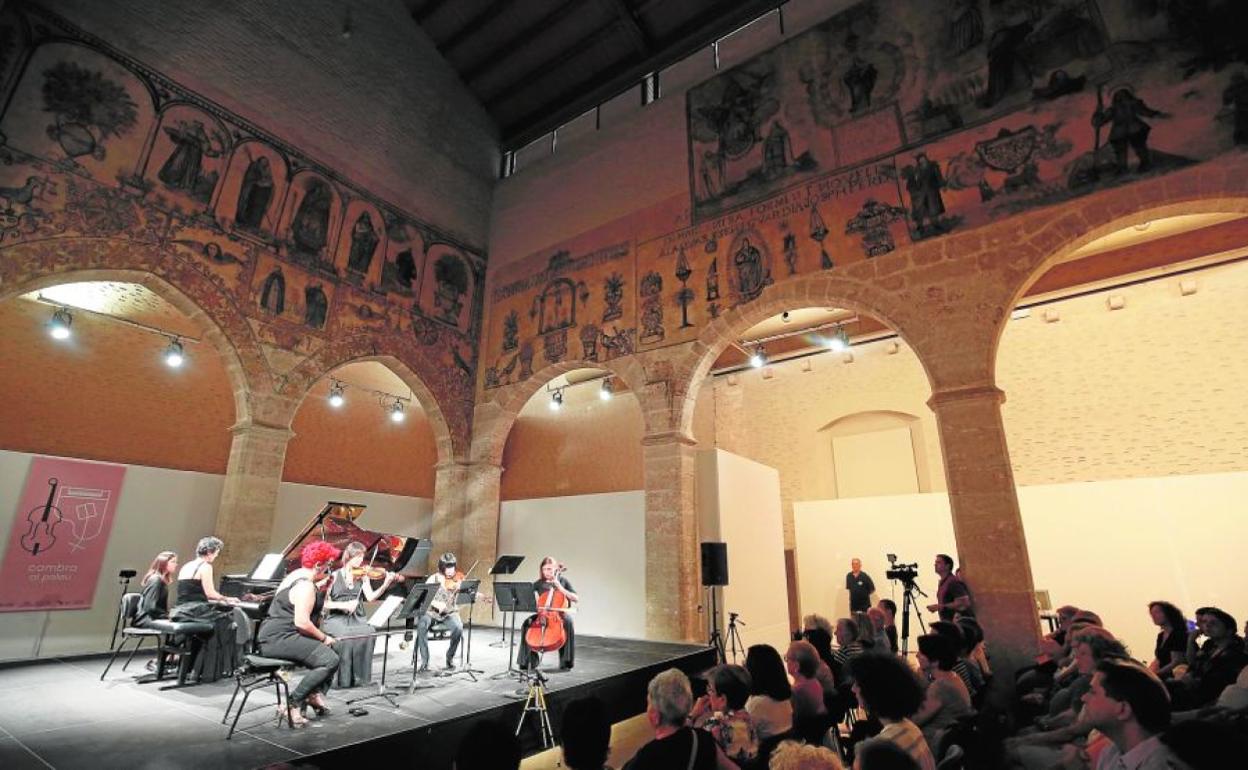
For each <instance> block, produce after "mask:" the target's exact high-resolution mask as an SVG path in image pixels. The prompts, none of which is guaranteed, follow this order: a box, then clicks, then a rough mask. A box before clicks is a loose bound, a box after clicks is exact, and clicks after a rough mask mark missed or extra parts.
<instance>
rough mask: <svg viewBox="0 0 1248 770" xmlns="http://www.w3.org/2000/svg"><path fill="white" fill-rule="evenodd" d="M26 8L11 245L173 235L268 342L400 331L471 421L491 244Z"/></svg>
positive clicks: (14, 129) (15, 102)
mask: <svg viewBox="0 0 1248 770" xmlns="http://www.w3.org/2000/svg"><path fill="white" fill-rule="evenodd" d="M22 12H23V13H25V14H27V15H28V16H29V17H30V20H32V21H34V22H35V23H29V24H28V23H27V20H26V19H24V18H19V17H17V16H16V15H15V14H14V13H13V12H12V11H10V10H7V9H6V11H5V15H3V16H0V104H7V107H6V108H5V112H4V113H3V115H0V248H3V247H5V246H10V245H13V244H15V243H19V242H22V241H27V240H34V239H40V238H56V237H66V236H94V237H119V238H128V239H134V240H139V241H144V242H149V243H159V244H164V245H167V246H168V247H169V248H170V249H171V250H172V251H173V252H174V253H176V254H177V255H178V256H179V257H180V258H182V259H184V260H187V261H188V262H189V263H190V264H191V265H192V267H193V269H195V270H196V271H198V272H201V273H203V274H205V275H208V276H210V277H211V278H212V279H213V280H214V281H215V282H216V283H217V285H218V286H220V287H221V289H222V291H223V292H224V293H226V294H228V295H231V296H233V297H234V298H235V299H236V300H237V302H238V304H239V305H240V306H241V307H242V308H243V310H244V312H245V313H246V314H247V315H248V317H249V320H250V322H251V324H252V326H253V328H254V330H255V332H256V334H257V336H258V337H259V338H260V339H261V340H262V341H264V342H266V343H269V344H272V345H276V346H279V347H281V348H284V349H287V350H291V351H295V352H298V353H300V354H304V355H310V354H313V353H315V352H316V351H317V350H319V349H321V348H322V347H324V346H325V345H327V344H328V343H329V342H330V341H331V340H338V339H342V338H343V337H351V336H353V335H358V334H361V333H365V332H369V331H381V332H386V333H393V334H395V335H398V336H399V338H400V339H401V340H402V341H404V342H406V343H407V344H410V345H412V346H414V348H413V349H415V350H417V351H419V355H420V356H421V357H422V358H423V359H425V362H426V363H427V364H428V365H427V366H425V367H423V368H418V374H419V375H420V376H421V377H422V379H423V380H424V381H425V382H426V384H427V385H429V387H430V388H431V389H432V390H433V391H434V392H435V394H437V395H438V397H439V399H441V400H443V403H447V404H449V403H456V404H457V406H456V408H457V409H459V408H461V407H462V409H463V410H464V412H465V413H464V414H463V415H458V416H456V417H453V418H452V419H455V420H456V421H458V422H460V423H462V426H461V428H462V429H463V430H466V423H467V419H468V415H467V410H468V409H470V403H471V399H472V386H473V381H474V378H475V374H476V373H475V366H476V361H477V338H478V335H479V333H480V329H479V325H480V318H481V311H482V307H481V303H482V297H481V289H480V287H481V286H482V285H483V276H484V269H485V263H484V259H483V256H482V255H481V254H478V253H474V252H473V251H471V250H470V249H468V248H466V247H465V246H464V245H463V244H460V243H457V242H456V241H455V239H453V238H451V237H449V236H447V235H445V234H442V233H439V232H438V231H437V229H436V228H434V227H432V226H431V225H429V224H428V223H424V222H421V221H420V220H418V219H416V218H415V217H413V216H411V215H410V214H408V213H406V212H404V211H402V210H401V209H398V208H397V207H395V206H392V205H390V204H388V203H387V202H385V201H382V200H379V199H377V198H376V197H374V196H372V195H371V194H369V193H368V192H367V191H366V190H363V189H360V188H358V187H356V186H354V185H353V184H352V183H350V182H349V181H347V180H345V179H344V178H343V177H342V176H341V175H339V174H336V173H335V172H334V171H333V170H331V169H327V168H324V167H321V166H318V165H317V164H316V163H314V162H313V161H311V160H310V159H308V158H305V157H303V156H302V155H301V154H300V153H299V152H298V150H296V149H295V148H292V147H289V146H287V145H285V144H284V143H283V142H282V141H281V140H279V139H278V138H276V137H273V136H270V135H267V134H265V133H264V132H263V131H262V130H260V129H259V128H257V127H255V126H253V125H250V124H248V123H246V122H245V121H244V120H242V119H241V118H238V117H236V116H233V115H230V114H229V113H227V112H226V111H224V110H223V109H221V108H220V107H218V106H216V105H214V104H212V103H210V102H208V101H206V100H205V99H203V98H202V97H200V96H198V95H196V94H194V93H192V92H189V91H187V90H186V89H184V88H182V87H181V86H179V85H178V84H176V83H173V82H172V81H169V80H168V79H166V78H164V77H163V76H161V75H159V74H157V73H153V72H151V71H150V70H148V69H147V68H144V67H142V66H141V65H139V64H137V63H135V62H132V61H130V60H128V59H127V58H126V57H125V56H124V55H122V54H120V53H118V52H116V51H113V50H111V49H107V48H105V47H104V46H102V45H100V44H98V43H96V42H95V41H87V40H86V39H85V38H83V36H82V35H80V33H78V32H77V30H74V29H73V28H72V27H70V26H69V25H67V24H65V23H64V22H63V21H61V20H60V19H58V18H57V17H55V16H54V15H52V14H49V13H47V12H44V11H41V10H39V9H37V8H33V7H32V8H26V9H24V10H23V11H22ZM28 28H29V29H34V30H37V31H38V32H37V36H36V37H35V38H34V39H33V40H30V41H29V44H28V45H27V44H26V41H27V39H28V38H27V34H26V30H27V29H28Z"/></svg>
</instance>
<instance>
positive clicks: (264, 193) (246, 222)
mask: <svg viewBox="0 0 1248 770" xmlns="http://www.w3.org/2000/svg"><path fill="white" fill-rule="evenodd" d="M272 199H273V170H272V169H271V168H270V167H269V159H268V158H266V157H264V156H261V157H259V158H256V159H255V160H253V161H252V162H251V164H250V165H249V166H247V171H246V173H244V174H243V184H242V187H241V188H240V189H239V192H238V206H237V208H236V209H235V210H234V224H235V225H237V226H238V227H247V228H251V229H259V228H260V227H261V226H262V224H263V222H264V215H265V213H266V212H268V210H269V201H271V200H272Z"/></svg>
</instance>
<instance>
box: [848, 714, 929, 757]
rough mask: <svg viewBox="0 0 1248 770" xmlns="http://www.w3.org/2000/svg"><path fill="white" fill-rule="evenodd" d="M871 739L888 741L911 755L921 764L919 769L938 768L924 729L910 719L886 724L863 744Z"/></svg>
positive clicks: (864, 743)
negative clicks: (878, 732) (924, 734)
mask: <svg viewBox="0 0 1248 770" xmlns="http://www.w3.org/2000/svg"><path fill="white" fill-rule="evenodd" d="M871 741H888V742H889V743H892V744H894V745H895V746H897V748H899V749H901V750H902V751H904V752H906V753H907V754H909V755H910V758H911V759H913V760H914V761H915V762H916V763H917V764H918V766H919V770H936V759H935V758H934V757H933V756H932V750H931V749H929V748H928V747H927V740H926V739H925V738H924V737H923V731H922V730H920V729H919V728H918V726H917V725H915V724H914V722H911V721H910V720H909V719H903V720H901V721H900V722H893V723H891V724H887V725H884V729H883V730H881V731H880V734H879V735H877V736H875V737H874V738H869V739H867V740H866V741H863V745H864V746H865V745H866V744H868V743H870V742H871Z"/></svg>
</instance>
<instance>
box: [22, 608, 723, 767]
mask: <svg viewBox="0 0 1248 770" xmlns="http://www.w3.org/2000/svg"><path fill="white" fill-rule="evenodd" d="M497 640H498V635H497V631H496V630H493V629H491V630H490V631H489V632H488V633H487V632H484V631H482V632H480V633H477V634H476V639H474V644H473V652H472V662H473V665H474V666H475V667H476V668H480V669H484V670H485V672H486V675H485V676H483V677H479V681H477V682H475V683H474V682H472V681H470V680H469V679H468V678H467V676H466V675H464V674H457V675H454V676H450V677H443V676H427V677H422V678H420V679H419V680H418V681H419V683H420V684H421V685H423V686H426V687H425V689H418V690H416V692H415V693H413V694H412V695H407V694H406V689H407V688H406V685H407V684H408V683H409V682H410V681H411V679H412V675H411V666H410V657H409V656H410V651H409V652H401V651H399V650H398V649H397V644H395V643H393V642H392V644H391V652H390V658H389V664H390V665H389V676H388V679H387V684H389V685H390V686H392V687H394V688H395V689H401V690H402V691H403V694H402V695H401V696H399V697H398V699H397V701H398V707H397V708H395V707H392V706H391V705H390V704H389V703H387V702H386V701H384V700H381V699H374V700H371V701H369V702H367V703H364V704H360V705H363V706H364V707H365V708H367V709H368V712H369V713H368V714H366V715H364V716H360V717H353V716H350V715H348V714H347V706H346V704H345V701H346V700H347V699H350V698H357V697H360V696H363V695H368V694H369V693H370V692H372V691H373V689H375V688H371V689H370V688H359V689H355V690H338V689H335V690H332V691H331V692H330V700H331V703H332V705H333V707H334V713H333V714H331V715H329V716H327V717H324V718H322V719H315V720H312V723H311V724H310V725H308V727H306V728H303V729H296V730H291V729H289V728H288V727H286V726H285V725H283V726H282V727H278V726H277V724H276V721H277V720H276V710H275V708H274V706H273V704H274V702H275V701H274V696H273V691H272V689H267V690H257V691H256V692H255V694H253V695H252V697H251V700H250V701H249V702H248V704H247V709H248V713H246V714H244V715H243V717H242V719H241V720H240V721H239V730H238V732H236V733H235V734H234V737H233V739H232V740H230V741H226V740H225V735H226V727H225V726H224V725H222V724H221V718H222V715H223V714H224V712H225V707H226V703H227V702H228V701H229V699H230V695H231V694H232V693H233V687H234V682H233V680H222V681H219V682H215V683H211V684H203V685H195V686H191V687H187V688H185V689H171V690H161V689H159V688H160V687H161V686H162V685H163V684H168V683H167V682H162V683H150V684H139V683H137V682H136V681H135V679H136V677H138V676H139V675H141V674H143V673H145V672H144V663H145V662H146V658H143V657H142V653H140V657H136V658H135V661H134V663H132V664H131V665H130V668H129V670H128V671H126V672H122V671H121V668H120V667H121V661H118V663H117V664H115V665H114V666H113V669H112V670H111V671H110V672H109V674H108V678H107V679H106V680H105V681H103V682H101V681H99V676H100V672H101V671H103V669H104V664H105V662H106V660H103V659H98V658H95V659H73V660H49V661H43V662H38V663H32V664H28V665H19V666H8V667H4V668H0V767H2V768H6V770H25V768H49V767H51V768H56V769H57V770H60V769H61V768H79V767H82V768H126V769H127V770H138V769H139V768H254V767H265V766H268V765H275V766H278V767H301V768H303V767H344V766H351V765H353V764H354V763H356V762H359V761H361V760H365V761H371V760H376V761H379V762H383V761H384V762H387V763H392V764H393V766H395V767H419V768H422V769H424V768H428V769H429V770H441V769H442V768H449V767H450V764H451V759H452V757H453V754H454V750H455V747H456V746H458V744H459V739H460V737H461V736H462V735H463V734H464V733H465V732H466V731H467V730H468V728H469V727H470V726H471V724H472V723H473V722H474V721H475V720H479V719H499V720H502V721H504V722H505V723H506V724H508V725H515V724H517V723H518V721H519V719H520V713H521V707H522V704H523V695H518V694H516V691H517V689H518V688H522V687H523V683H522V682H519V681H517V680H515V679H512V678H508V677H505V676H504V677H502V678H491V675H495V674H498V673H499V672H505V671H506V669H507V648H505V647H502V648H499V647H490V646H489V644H488V642H491V641H497ZM381 646H382V645H381V644H380V643H379V644H378V650H379V651H380V649H381ZM431 647H432V651H433V659H434V661H439V660H440V659H441V655H442V654H443V653H444V651H445V649H446V647H445V642H437V641H435V642H432V643H431ZM381 662H382V661H381V657H380V654H379V655H378V658H377V659H376V660H375V662H374V663H375V665H374V675H375V678H379V677H380V672H381ZM544 663H545V664H546V665H545V666H544V667H543V668H544V669H545V670H546V671H547V673H548V675H549V682H548V684H547V693H548V698H547V701H548V704H549V710H550V716H551V721H552V722H553V723H554V727H555V732H556V735H557V734H558V731H559V723H560V716H561V714H562V710H563V706H564V704H565V703H567V702H568V701H569V700H572V699H574V698H578V697H584V696H586V695H596V696H598V697H600V698H601V699H602V700H603V701H604V702H605V703H606V704H607V707H608V709H610V710H611V712H612V719H613V721H618V720H620V719H624V718H627V717H629V716H633V715H635V714H638V713H640V712H641V711H643V710H644V709H645V702H646V695H645V690H646V682H647V681H649V679H650V677H652V676H653V675H654V674H656V673H658V672H659V671H661V670H663V669H665V668H669V667H672V666H675V667H678V668H681V669H683V670H685V671H686V672H689V673H696V672H699V671H703V670H705V669H707V668H709V667H710V666H711V665H713V663H714V652H713V651H712V650H711V649H709V648H705V647H698V646H692V645H683V644H669V643H662V642H645V641H638V640H629V639H612V638H603V637H590V636H578V637H577V640H576V667H575V668H574V669H573V670H571V671H558V670H557V665H558V664H557V660H556V656H555V655H554V654H548V655H547V656H546V660H545V661H544ZM436 665H437V663H435V666H436ZM552 668H553V669H556V670H553V671H551V670H550V669H552ZM300 675H301V674H300V673H299V672H297V671H296V672H295V676H296V677H298V676H300ZM262 706H263V707H262ZM534 723H535V720H534V718H533V717H532V716H530V717H529V718H528V719H526V720H525V728H524V735H523V736H522V738H523V741H524V747H525V753H526V754H529V753H532V752H534V751H538V750H540V749H541V743H540V739H539V734H538V733H537V728H536V725H535V724H534Z"/></svg>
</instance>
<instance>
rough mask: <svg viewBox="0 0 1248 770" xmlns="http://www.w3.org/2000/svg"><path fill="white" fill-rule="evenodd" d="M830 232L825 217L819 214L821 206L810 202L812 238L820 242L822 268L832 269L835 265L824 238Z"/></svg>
mask: <svg viewBox="0 0 1248 770" xmlns="http://www.w3.org/2000/svg"><path fill="white" fill-rule="evenodd" d="M829 232H830V231H829V230H828V226H827V225H826V224H825V223H824V221H823V217H821V216H819V207H818V206H816V205H815V204H813V203H812V204H810V239H811V240H812V241H814V242H815V243H818V244H819V269H820V270H831V269H832V268H833V267H835V265H834V264H833V263H832V257H830V256H828V250H827V249H825V248H824V247H823V239H824V238H827V237H828V233H829Z"/></svg>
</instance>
